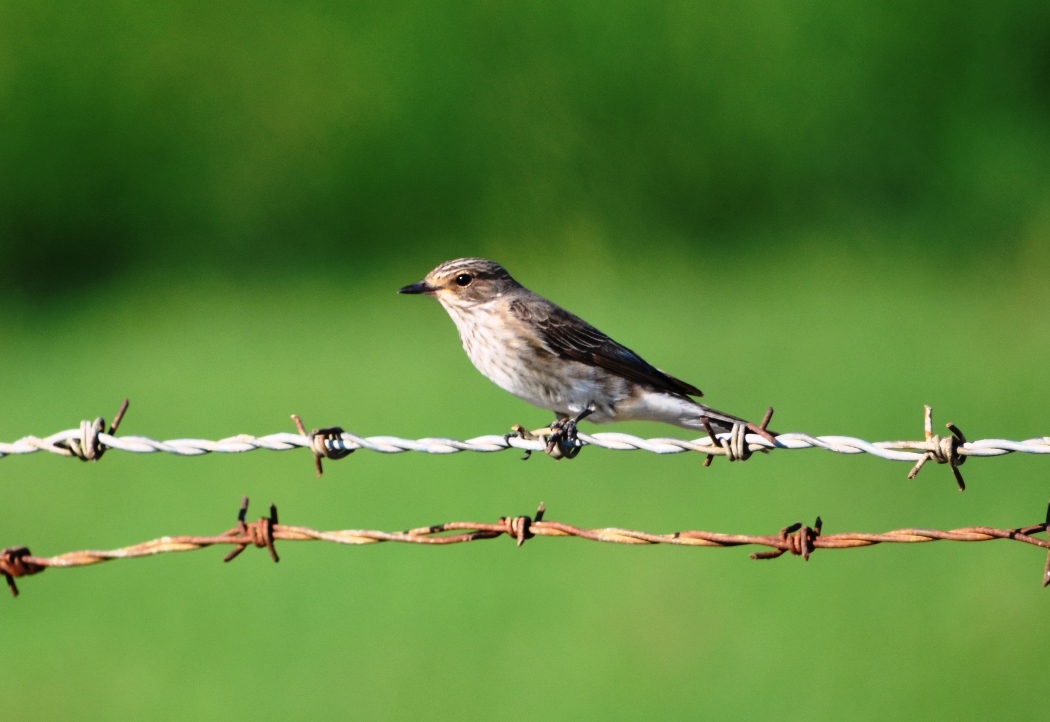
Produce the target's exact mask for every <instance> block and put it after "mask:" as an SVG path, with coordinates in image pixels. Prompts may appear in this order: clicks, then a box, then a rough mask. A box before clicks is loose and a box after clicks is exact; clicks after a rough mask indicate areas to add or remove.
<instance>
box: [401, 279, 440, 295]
mask: <svg viewBox="0 0 1050 722" xmlns="http://www.w3.org/2000/svg"><path fill="white" fill-rule="evenodd" d="M433 290H435V289H434V288H433V287H431V286H429V285H427V282H426V281H420V282H419V283H413V284H411V285H409V286H405V287H404V288H401V289H398V293H428V292H430V291H433Z"/></svg>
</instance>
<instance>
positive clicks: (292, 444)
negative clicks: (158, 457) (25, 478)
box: [0, 399, 1050, 489]
mask: <svg viewBox="0 0 1050 722" xmlns="http://www.w3.org/2000/svg"><path fill="white" fill-rule="evenodd" d="M126 409H127V400H126V399H125V402H124V405H123V406H122V407H121V412H120V413H119V414H118V416H117V418H116V420H115V421H114V424H113V426H112V427H111V429H110V431H109V433H105V432H104V431H103V429H104V428H105V422H104V421H103V420H102V419H101V418H99V419H96V420H95V421H94V422H87V421H85V422H83V423H82V424H81V425H80V428H77V429H69V430H67V431H60V432H58V433H57V434H52V435H51V436H47V437H43V438H41V437H36V436H26V437H23V438H21V439H19V440H17V441H15V442H13V443H0V457H5V456H11V455H18V454H32V453H36V452H40V451H44V452H49V453H52V454H58V455H61V456H71V457H77V458H80V459H83V460H91V461H97V460H98V459H99V458H101V456H102V453H103V452H105V451H106V450H107V449H117V450H120V451H128V452H132V453H138V454H152V453H158V452H163V453H168V454H175V455H178V456H202V455H204V454H211V453H221V454H232V453H242V452H247V451H255V450H257V449H267V450H270V451H288V450H291V449H299V448H305V449H309V450H310V451H311V452H312V453H313V454H314V456H315V458H316V459H317V469H318V472H320V469H321V467H320V459H321V458H328V459H339V458H343V457H345V456H348V455H349V454H351V453H353V452H354V451H358V450H367V451H374V452H377V453H380V454H400V453H403V452H407V451H415V452H421V453H426V454H456V453H460V452H465V451H466V452H480V453H492V452H499V451H507V450H509V449H519V450H522V451H525V452H526V454H530V453H532V452H533V451H547V450H548V448H547V447H548V444H547V441H546V437H544V436H542V435H539V436H537V435H534V434H530V433H528V432H525V431H524V430H522V429H520V427H515V428H516V429H518V430H516V431H514V432H512V433H509V434H503V435H488V436H478V437H475V438H473V439H468V440H466V441H459V440H456V439H447V438H441V437H427V438H423V439H414V440H413V439H402V438H398V437H395V436H368V437H362V436H358V435H356V434H353V433H349V432H346V431H344V430H343V429H342V428H340V427H338V426H333V427H328V428H324V429H314V430H313V431H312V432H310V433H306V430H305V428H304V427H303V426H302V422H301V421H300V420H299V418H298V417H297V416H295V415H293V417H292V418H293V419H294V420H295V422H296V425H297V427H298V430H299V433H298V434H294V433H276V434H268V435H266V436H251V435H249V434H239V435H237V436H231V437H228V438H225V439H219V440H217V441H210V440H207V439H171V440H168V441H157V440H155V439H150V438H147V437H145V436H115V435H114V434H115V432H116V427H117V425H118V423H119V420H120V419H121V418H122V417H123V413H124V411H126ZM932 413H933V412H932V409H931V408H930V407H929V406H926V407H925V417H924V422H925V423H924V431H925V439H924V440H922V441H876V442H870V441H865V440H863V439H858V438H855V437H852V436H810V435H809V434H802V433H785V434H779V435H778V436H776V438H775V440H774V441H770V440H769V439H768V438H765V437H764V436H762V435H760V434H757V433H747V428H746V427H744V426H742V425H737V426H736V427H734V429H733V431H731V432H729V433H721V434H714V433H711V434H709V435H708V436H707V437H706V438H699V439H694V440H686V439H676V438H669V437H659V438H651V439H643V438H640V437H637V436H632V435H630V434H623V433H617V432H599V433H594V434H585V433H582V432H581V433H579V434H578V438H577V439H576V440H574V441H572V442H571V444H572V445H574V446H576V447H577V448H579V447H586V446H596V447H599V448H603V449H612V450H617V451H648V452H650V453H654V454H679V453H682V452H687V451H692V452H698V453H700V454H703V455H705V456H706V457H707V460H708V461H709V460H710V459H711V458H713V457H715V456H724V457H726V458H727V459H728V460H730V461H739V460H744V459H747V458H748V457H750V456H751V455H752V454H753V453H755V452H769V451H772V450H774V449H776V450H780V449H811V448H812V449H823V450H825V451H831V452H834V453H838V454H870V455H872V456H876V457H878V458H880V459H887V460H890V461H906V462H908V463H910V464H913V465H914V466H913V468H912V470H911V473H909V475H908V478H914V477H915V475H916V474H917V473H918V472H919V470H920V469H921V468H922V466H923V465H924V464H925V463H926V462H927V461H935V462H937V463H938V464H948V465H949V466H951V468H952V470H953V472H954V473H955V477H956V481H957V482H958V484H959V488H960V489H962V488H964V483H963V478H962V475H961V474H960V473H959V468H958V467H959V466H961V465H962V464H963V463H964V462H965V461H966V459H967V458H968V457H971V456H977V457H993V456H1003V455H1006V454H1013V453H1024V454H1050V436H1043V437H1037V438H1032V439H1027V440H1025V441H1010V440H1008V439H981V440H978V441H967V440H966V438H965V437H964V436H963V434H962V432H961V431H960V430H959V428H958V427H957V426H955V425H954V424H947V428H948V429H949V431H951V435H950V436H946V437H944V438H942V437H940V436H938V435H936V434H934V433H933V419H932ZM768 417H769V414H768V413H767V418H766V420H765V423H768ZM763 428H764V426H763ZM541 431H543V430H541Z"/></svg>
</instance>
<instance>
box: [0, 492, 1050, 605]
mask: <svg viewBox="0 0 1050 722" xmlns="http://www.w3.org/2000/svg"><path fill="white" fill-rule="evenodd" d="M544 511H545V509H544V506H543V504H542V503H541V504H540V506H539V508H538V509H537V510H536V515H535V516H534V517H529V516H514V517H500V518H499V520H498V521H497V522H496V523H494V524H491V523H485V522H473V521H457V522H448V523H445V524H435V525H432V526H425V527H419V528H416V529H409V530H406V531H399V532H387V531H376V530H365V529H344V530H341V531H318V530H316V529H310V528H308V527H303V526H290V525H287V524H280V523H278V520H277V507H276V506H274V505H273V504H271V505H270V515H269V516H265V517H260V518H259V520H258V521H254V522H249V521H247V515H248V497H247V496H245V497H243V498H242V500H241V507H240V511H239V513H238V514H237V525H236V526H234V527H233V528H232V529H228V530H227V531H224V532H223V533H221V534H219V535H217V536H174V537H169V536H166V537H161V538H159V539H153V540H151V541H147V542H142V543H140V544H133V545H131V546H127V547H122V548H120V549H112V550H109V551H92V550H83V551H74V552H67V553H65V554H59V555H57V556H53V557H37V556H33V555H32V554H31V553H30V551H29V549H27V548H26V547H8V548H6V549H4V550H2V551H0V573H2V574H3V575H4V577H5V578H6V580H7V585H8V587H9V588H10V590H11V594H12V595H14V596H18V586H17V585H16V584H15V579H16V578H18V577H24V576H29V575H32V574H38V573H40V572H42V571H44V570H45V569H49V568H52V567H62V568H69V567H82V566H90V565H92V564H100V563H102V562H107V561H112V560H114V559H134V558H136V557H145V556H153V555H156V554H167V553H171V552H186V551H196V550H198V549H205V548H207V547H211V546H232V547H233V550H232V551H230V552H229V553H228V554H227V555H226V556H225V557H224V558H223V561H226V562H229V561H232V560H233V559H234V558H236V557H237V555H239V554H240V553H241V552H243V551H244V550H245V549H246V548H248V547H249V546H255V547H259V548H265V549H267V550H268V551H269V553H270V557H271V558H272V559H273V560H274V561H275V562H277V561H280V557H279V556H278V554H277V549H276V546H275V542H277V541H324V542H331V543H334V544H348V545H364V544H378V543H382V542H396V543H402V544H424V545H430V546H445V545H449V544H462V543H465V542H471V541H479V540H482V539H495V538H497V537H500V536H509V537H511V538H513V539H515V540H517V544H518V546H519V547H520V546H521V545H522V544H524V543H525V542H526V541H527V540H529V539H532V538H534V537H578V538H580V539H586V540H589V541H595V542H602V543H607V544H636V545H637V544H643V545H645V544H671V545H674V546H690V547H735V546H745V545H754V546H764V547H768V548H769V551H765V552H755V553H753V554H751V555H750V556H751V558H752V559H775V558H777V557H779V556H781V555H783V554H785V553H789V552H790V553H791V554H793V555H795V556H800V557H802V558H803V560H806V561H808V560H809V556H810V554H812V553H813V552H814V551H815V550H817V549H857V548H860V547H868V546H874V545H876V544H922V543H926V542H935V541H958V542H981V541H992V540H995V539H1007V540H1012V541H1017V542H1021V543H1024V544H1029V545H1032V546H1036V547H1039V548H1041V549H1046V550H1050V541H1048V540H1045V539H1039V538H1037V537H1034V536H1033V534H1039V533H1044V532H1046V531H1047V527H1048V525H1050V506H1048V507H1047V512H1046V516H1045V518H1044V521H1042V522H1040V523H1039V524H1032V525H1029V526H1025V527H1018V528H1016V529H996V528H993V527H986V526H971V527H965V528H962V529H951V530H949V531H940V530H937V529H895V530H893V531H888V532H884V533H881V534H868V533H858V532H848V533H843V534H823V533H822V529H823V522H822V521H821V519H820V517H817V520H816V522H815V523H814V524H813V526H807V525H804V524H802V523H801V522H795V523H794V524H792V525H790V526H787V527H784V528H783V529H781V530H780V532H779V533H777V534H773V535H760V536H756V535H750V534H723V533H720V532H710V531H699V530H691V531H679V532H674V533H671V534H652V533H649V532H644V531H634V530H630V529H620V528H615V527H608V528H600V529H584V528H581V527H577V526H573V525H571V524H565V523H562V522H557V521H545V520H544V518H543V517H544ZM1048 584H1050V554H1048V556H1047V561H1046V564H1045V566H1044V568H1043V586H1044V587H1045V586H1047V585H1048Z"/></svg>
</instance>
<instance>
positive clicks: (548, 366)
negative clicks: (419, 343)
mask: <svg viewBox="0 0 1050 722" xmlns="http://www.w3.org/2000/svg"><path fill="white" fill-rule="evenodd" d="M446 308H447V310H448V312H449V315H450V316H451V317H452V320H453V321H455V323H456V327H457V328H458V329H459V335H460V340H461V341H462V342H463V349H464V350H465V351H466V352H467V356H468V357H469V358H470V360H471V363H473V364H474V366H475V367H476V368H477V369H478V371H480V372H481V373H482V374H484V375H485V376H486V377H487V378H488V379H489V380H491V381H492V382H493V383H495V384H496V385H497V386H499V387H500V388H502V389H503V390H505V391H508V392H510V393H512V394H514V395H515V396H517V397H518V398H520V399H522V400H524V401H527V402H529V403H530V404H532V405H534V406H538V407H540V408H543V409H549V410H551V411H556V412H560V413H562V414H570V415H572V414H578V413H580V412H581V411H583V410H584V409H586V408H588V407H589V406H591V405H592V404H593V405H595V406H596V407H597V409H598V411H599V412H603V411H608V412H611V409H610V408H609V407H610V404H611V403H613V400H612V399H609V398H608V396H609V392H608V390H607V389H605V388H603V386H602V384H600V383H599V380H598V378H597V374H596V373H595V372H594V369H593V368H591V367H588V366H585V365H584V364H579V363H575V362H567V361H565V360H563V359H558V358H556V357H554V356H553V355H551V354H550V353H549V352H548V351H546V350H545V349H542V348H541V347H540V346H539V344H538V343H537V340H536V339H535V337H531V338H530V337H529V335H528V334H527V331H525V330H524V329H521V328H519V327H518V326H517V324H516V323H515V322H514V321H511V322H509V323H508V322H505V320H504V318H505V317H504V315H503V314H501V313H500V312H499V309H498V308H486V307H485V306H482V307H475V308H473V309H470V310H469V311H464V310H462V309H458V308H455V307H451V306H446ZM598 415H599V417H600V416H604V415H606V414H601V413H599V414H598ZM595 420H596V421H600V418H596V419H595ZM608 420H610V421H611V420H612V419H611V418H609V419H608Z"/></svg>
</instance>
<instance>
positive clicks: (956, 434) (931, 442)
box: [908, 405, 966, 491]
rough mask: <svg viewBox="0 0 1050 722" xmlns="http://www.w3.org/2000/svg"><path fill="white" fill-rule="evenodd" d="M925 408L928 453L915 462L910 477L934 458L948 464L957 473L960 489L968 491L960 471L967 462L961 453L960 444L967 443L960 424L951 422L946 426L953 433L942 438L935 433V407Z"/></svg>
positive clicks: (956, 478)
mask: <svg viewBox="0 0 1050 722" xmlns="http://www.w3.org/2000/svg"><path fill="white" fill-rule="evenodd" d="M923 409H925V413H924V418H923V427H924V431H925V434H926V445H925V449H926V453H925V454H923V455H922V456H921V457H919V460H918V461H916V462H915V466H914V467H912V470H911V471H910V472H908V478H909V479H914V478H915V477H916V476H917V475H918V473H919V472H920V471H921V470H922V467H923V465H924V464H925V463H926V462H927V461H931V460H932V461H936V462H937V463H938V464H948V465H949V466H950V467H951V469H952V473H953V474H954V475H955V483H956V484H957V485H958V487H959V491H966V482H965V481H963V477H962V472H960V471H959V467H960V466H962V465H963V464H964V463H965V462H966V457H965V456H960V454H959V448H960V446H962V445H964V444H966V437H965V436H964V435H963V432H962V431H961V430H960V429H959V427H958V426H956V425H955V424H953V423H951V422H949V423H947V424H945V426H946V427H947V429H948V431H950V432H951V433H952V435H951V436H947V437H945V438H943V439H942V438H941V437H940V436H938V435H937V434H935V433H933V409H932V408H930V406H929V405H927V406H923Z"/></svg>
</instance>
